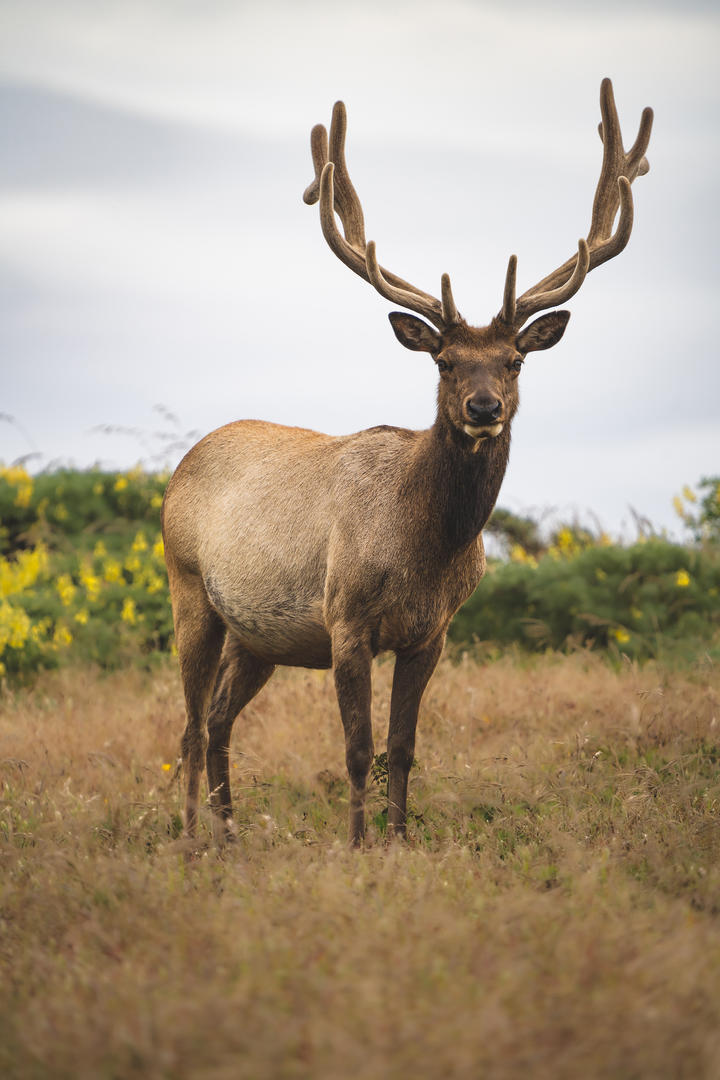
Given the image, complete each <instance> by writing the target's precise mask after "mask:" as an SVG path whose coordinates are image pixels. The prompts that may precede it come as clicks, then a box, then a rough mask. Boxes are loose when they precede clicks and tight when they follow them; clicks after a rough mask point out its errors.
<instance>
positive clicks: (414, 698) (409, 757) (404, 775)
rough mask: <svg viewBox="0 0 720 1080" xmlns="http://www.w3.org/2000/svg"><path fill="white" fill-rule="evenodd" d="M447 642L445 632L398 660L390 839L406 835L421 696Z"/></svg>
mask: <svg viewBox="0 0 720 1080" xmlns="http://www.w3.org/2000/svg"><path fill="white" fill-rule="evenodd" d="M444 644H445V631H444V630H443V631H442V633H441V634H438V635H437V637H435V638H433V640H432V641H431V642H430V643H429V644H428V645H426V646H424V647H423V648H422V649H419V650H417V651H414V652H410V651H408V652H399V653H398V654H397V659H396V661H395V673H394V675H393V688H392V697H391V699H390V726H389V728H388V743H387V748H388V838H392V837H393V836H404V835H405V823H406V806H407V788H408V776H409V774H410V769H411V767H412V763H413V754H414V752H415V729H416V727H417V719H418V710H419V708H420V699H421V698H422V696H423V693H424V690H425V687H426V686H427V684H428V680H429V678H430V676H431V675H432V673H433V671H434V670H435V666H436V664H437V662H438V660H439V659H440V653H441V652H442V648H443V645H444Z"/></svg>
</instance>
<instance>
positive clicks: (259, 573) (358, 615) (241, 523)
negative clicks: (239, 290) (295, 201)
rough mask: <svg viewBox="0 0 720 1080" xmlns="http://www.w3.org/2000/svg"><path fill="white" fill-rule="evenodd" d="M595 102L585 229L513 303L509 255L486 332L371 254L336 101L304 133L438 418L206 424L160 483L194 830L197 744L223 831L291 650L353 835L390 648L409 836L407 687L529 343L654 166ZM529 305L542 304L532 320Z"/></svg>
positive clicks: (478, 545)
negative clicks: (323, 722) (346, 797)
mask: <svg viewBox="0 0 720 1080" xmlns="http://www.w3.org/2000/svg"><path fill="white" fill-rule="evenodd" d="M600 109H601V116H602V122H601V124H600V136H601V138H602V142H603V160H602V167H601V172H600V178H599V181H598V185H597V190H596V192H595V199H594V203H593V209H592V218H591V223H590V231H589V233H588V235H587V238H586V239H581V240H580V241H579V242H578V249H577V253H576V254H573V255H572V256H571V257H570V258H569V259H567V261H566V262H564V263H563V264H562V265H561V266H559V267H558V268H557V269H556V270H553V271H552V273H550V274H548V275H547V276H546V277H544V278H543V279H542V280H541V281H539V282H538V283H537V284H536V285H533V287H532V288H530V289H528V290H527V291H526V292H524V293H523V294H522V295H521V296H519V297H518V296H516V289H515V277H516V266H517V258H516V256H515V255H512V256H511V257H510V261H509V264H508V268H507V275H506V278H505V287H504V293H503V300H502V307H501V308H500V311H499V312H498V313H497V315H495V316H494V318H493V319H492V320H491V322H490V323H489V325H488V326H482V327H475V326H470V325H469V324H468V323H467V322H466V321H465V319H464V318H462V316H461V315H460V314H459V312H458V309H457V307H456V306H455V301H454V300H453V294H452V289H451V287H450V278H449V277H448V275H447V274H443V275H442V279H441V288H440V298H439V299H437V298H436V297H434V296H431V295H429V294H428V293H425V292H423V291H422V290H421V289H418V288H416V287H415V286H414V285H411V284H409V283H408V282H407V281H404V280H403V279H402V278H400V277H398V276H397V275H396V274H394V273H392V272H390V271H389V270H386V269H384V268H383V267H382V266H380V265H379V263H378V260H377V255H376V252H375V244H374V243H373V242H372V241H368V242H366V240H365V228H364V221H363V212H362V208H361V205H360V200H359V198H358V196H357V193H356V192H355V189H354V187H353V185H352V182H351V180H350V176H349V174H348V170H347V166H346V163H345V153H344V142H345V129H346V114H345V107H344V105H343V104H342V102H337V104H336V105H335V107H334V110H333V117H332V124H331V127H330V136H329V140H328V134H327V131H326V130H325V128H324V127H323V126H322V125H318V126H317V127H315V128H313V131H312V136H311V151H312V159H313V163H314V167H315V178H314V180H313V182H312V183H311V184H310V186H309V187H308V188H307V190H306V191H305V194H304V200H305V202H306V203H308V204H312V203H315V202H319V204H320V224H321V228H322V232H323V235H324V236H325V239H326V240H327V242H328V244H329V246H330V248H331V249H332V251H333V252H334V253H335V255H337V257H338V258H339V259H340V260H341V262H343V263H345V265H346V266H348V267H350V269H351V270H353V271H354V272H355V273H356V274H358V275H359V276H360V277H362V278H364V279H365V281H367V282H369V283H370V284H371V285H373V286H374V288H375V289H376V290H377V291H378V292H379V293H380V295H381V296H383V297H385V298H386V299H388V300H390V301H392V302H393V303H395V304H397V305H399V306H400V307H402V308H405V309H406V310H407V311H411V312H415V314H414V315H410V314H407V313H406V312H397V311H394V312H392V313H391V314H390V316H389V318H390V322H391V324H392V328H393V330H394V332H395V335H396V337H397V338H398V340H399V341H400V343H401V344H402V345H404V346H405V347H406V348H408V349H413V350H416V351H418V352H426V353H429V354H430V356H431V357H432V359H433V360H434V362H435V364H436V365H437V369H438V372H439V386H438V400H437V416H436V419H435V423H434V424H433V426H432V427H431V428H430V429H429V430H427V431H408V430H406V429H404V428H396V427H386V426H382V427H373V428H369V429H368V430H367V431H361V432H358V433H357V434H355V435H346V436H342V437H333V436H330V435H323V434H319V433H317V432H315V431H307V430H305V429H303V428H291V427H281V426H279V425H276V424H271V423H265V422H262V421H258V420H243V421H239V422H237V423H233V424H228V425H226V426H225V427H221V428H219V429H218V430H217V431H214V432H212V433H211V434H210V435H207V436H206V437H205V438H204V439H202V440H201V441H200V442H199V443H198V444H197V445H196V446H194V447H193V449H192V450H190V451H189V453H188V454H187V455H186V456H185V457H184V458H183V460H182V461H181V463H180V465H179V466H178V468H177V470H176V472H175V474H174V475H173V477H172V479H171V480H170V483H169V485H168V489H167V493H166V495H165V501H164V505H163V536H164V541H165V557H166V560H167V569H168V575H169V580H170V592H171V597H172V606H173V616H174V621H175V635H176V643H177V651H178V657H179V662H180V670H181V674H182V681H183V687H184V692H185V701H186V706H187V724H186V728H185V732H184V735H183V739H182V756H183V764H184V769H185V773H186V776H187V801H186V830H187V834H188V835H189V836H193V835H194V834H195V831H196V827H197V816H198V800H199V789H200V776H201V773H202V767H203V757H204V754H205V750H207V772H208V787H209V792H210V795H209V799H210V806H211V808H212V811H213V831H214V833H215V837H216V840H217V842H218V843H220V844H221V843H222V842H223V841H224V839H226V838H228V837H229V836H231V835H232V834H233V824H232V802H231V794H230V781H229V770H228V764H229V762H228V756H229V743H230V735H231V731H232V726H233V723H234V721H235V718H236V717H237V715H238V713H239V712H240V711H241V709H242V708H243V707H244V706H245V705H246V704H247V703H248V702H249V701H250V700H251V698H253V697H254V695H255V694H257V693H258V691H259V690H260V688H261V687H262V686H263V685H264V684H265V683H266V682H267V680H268V679H269V677H270V675H271V674H272V673H273V670H274V669H275V666H276V665H278V664H285V665H290V666H294V667H307V668H330V667H332V669H333V674H334V680H335V687H336V691H337V698H338V703H339V706H340V715H341V717H342V723H343V728H344V732H345V752H346V763H347V769H348V773H349V777H350V843H351V844H352V845H359V844H361V843H362V840H363V836H364V832H365V789H366V783H367V777H368V772H369V769H370V765H371V762H372V760H373V737H372V728H371V719H370V699H371V695H370V680H371V662H372V659H373V657H374V656H376V655H377V654H378V653H381V652H387V651H390V652H394V653H395V657H396V661H395V670H394V676H393V685H392V696H391V704H390V723H389V730H388V740H387V757H388V769H389V781H388V833H389V835H391V836H392V835H403V834H404V833H405V823H406V810H405V807H406V798H407V785H408V773H409V771H410V767H411V764H412V761H413V751H414V745H415V729H416V725H417V718H418V708H419V705H420V699H421V697H422V695H423V692H424V690H425V687H426V685H427V682H428V679H429V678H430V675H431V674H432V672H433V669H434V668H435V665H436V664H437V662H438V659H439V657H440V654H441V652H442V648H443V643H444V641H445V634H446V631H447V628H448V624H449V623H450V620H451V618H452V616H453V615H454V613H455V612H456V611H457V609H458V608H459V607H460V605H461V604H462V603H463V602H464V601H465V600H466V599H467V597H468V596H470V594H471V593H472V591H473V590H474V589H475V587H476V585H477V584H478V582H479V581H480V579H481V577H482V575H483V572H484V569H485V555H484V550H483V542H482V537H481V530H482V528H483V527H484V525H485V523H486V522H487V520H488V517H489V516H490V513H491V511H492V509H493V507H494V505H495V500H496V498H497V495H498V492H499V490H500V485H501V483H502V479H503V476H504V474H505V469H506V467H507V462H508V454H509V450H510V427H511V424H512V420H513V417H514V416H515V413H516V411H517V408H518V376H519V374H520V371H521V369H522V366H523V363H524V361H525V357H526V356H527V354H528V353H530V352H534V351H537V350H539V349H548V348H550V347H551V346H552V345H555V344H556V343H557V342H558V341H559V340H560V338H561V337H562V335H563V333H564V331H565V327H566V325H567V321H568V319H569V318H570V313H569V312H568V311H558V310H554V311H551V312H547V309H549V308H555V309H556V308H557V307H558V306H559V305H560V304H564V303H566V302H567V301H568V300H569V299H570V298H571V297H572V296H573V295H574V294H575V293H576V292H577V291H578V289H579V288H580V286H581V285H582V283H583V281H584V280H585V277H586V275H587V274H588V273H589V271H591V270H593V269H594V268H595V267H597V266H600V264H601V263H604V262H607V261H608V259H612V258H614V257H615V256H616V255H618V254H619V253H620V252H621V251H622V250H623V248H624V247H625V245H626V244H627V242H628V239H629V237H630V231H631V228H632V220H633V200H632V194H631V189H630V185H631V183H632V182H633V180H634V179H635V177H636V176H639V175H642V174H643V173H645V172H647V169H648V163H647V159H646V158H645V151H646V149H647V145H648V141H649V138H650V130H651V126H652V116H653V114H652V110H651V109H645V110H644V111H643V114H642V119H641V122H640V128H639V132H638V136H637V138H636V140H635V142H634V144H633V146H632V147H631V149H630V150H629V151H627V152H626V151H625V149H624V147H623V142H622V137H621V132H620V124H619V120H618V116H617V111H616V108H615V103H614V98H613V91H612V84H611V82H610V80H609V79H605V80H603V82H602V85H601V90H600ZM618 211H619V216H618ZM336 215H337V218H339V220H340V223H341V224H342V229H343V231H342V233H341V232H340V230H339V228H338V224H337V221H336ZM616 216H617V217H618V221H617V226H616V227H615V229H614V231H613V225H614V223H615V218H616ZM540 311H546V312H547V313H546V314H544V315H542V316H540V317H539V318H537V319H535V321H534V322H531V323H530V325H529V326H528V325H526V323H527V322H528V320H529V319H530V317H531V316H533V315H536V314H537V313H538V312H540ZM417 315H420V316H422V318H417ZM206 729H207V731H206Z"/></svg>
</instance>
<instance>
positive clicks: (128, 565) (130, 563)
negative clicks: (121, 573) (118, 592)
mask: <svg viewBox="0 0 720 1080" xmlns="http://www.w3.org/2000/svg"><path fill="white" fill-rule="evenodd" d="M125 569H126V570H128V571H129V572H130V573H131V574H138V573H139V572H140V571H141V570H142V563H141V562H140V559H139V557H138V556H137V555H128V557H127V559H126V560H125Z"/></svg>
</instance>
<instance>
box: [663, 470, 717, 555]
mask: <svg viewBox="0 0 720 1080" xmlns="http://www.w3.org/2000/svg"><path fill="white" fill-rule="evenodd" d="M698 489H699V490H700V491H701V492H704V493H705V494H704V495H702V496H699V495H698V494H697V492H695V491H693V490H692V488H689V487H684V488H683V491H682V495H676V496H675V498H674V499H673V504H674V506H675V511H676V513H677V515H678V517H680V518H681V519H682V521H683V523H684V525H685V527H686V528H687V529H689V530H690V532H691V534H692V536H693V537H694V539H695V540H696V541H697V542H699V543H700V542H707V541H709V542H711V543H718V542H719V541H720V476H705V477H703V479H702V480H701V481H700V483H699V484H698Z"/></svg>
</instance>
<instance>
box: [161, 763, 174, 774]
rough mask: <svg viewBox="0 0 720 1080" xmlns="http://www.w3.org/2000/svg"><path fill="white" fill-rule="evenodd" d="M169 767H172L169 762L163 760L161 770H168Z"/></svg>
mask: <svg viewBox="0 0 720 1080" xmlns="http://www.w3.org/2000/svg"><path fill="white" fill-rule="evenodd" d="M171 769H172V765H171V764H170V762H169V761H164V762H163V772H170V770H171Z"/></svg>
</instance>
